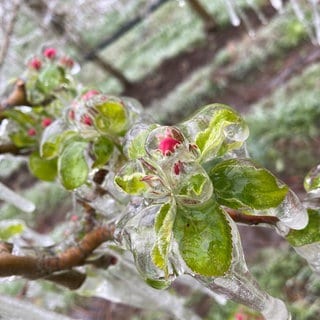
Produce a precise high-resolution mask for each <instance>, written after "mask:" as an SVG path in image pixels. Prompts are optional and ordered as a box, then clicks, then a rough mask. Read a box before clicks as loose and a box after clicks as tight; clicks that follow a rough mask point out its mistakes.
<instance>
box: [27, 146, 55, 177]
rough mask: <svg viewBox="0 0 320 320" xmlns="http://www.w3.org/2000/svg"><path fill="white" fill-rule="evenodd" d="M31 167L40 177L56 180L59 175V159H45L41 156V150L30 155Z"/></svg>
mask: <svg viewBox="0 0 320 320" xmlns="http://www.w3.org/2000/svg"><path fill="white" fill-rule="evenodd" d="M29 168H30V171H31V172H32V174H33V175H34V176H35V177H37V178H38V179H41V180H43V181H54V180H55V178H56V176H57V159H53V160H47V159H43V158H41V157H40V154H39V152H38V151H35V152H33V153H32V154H31V155H30V157H29Z"/></svg>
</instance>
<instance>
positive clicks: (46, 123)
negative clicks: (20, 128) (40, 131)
mask: <svg viewBox="0 0 320 320" xmlns="http://www.w3.org/2000/svg"><path fill="white" fill-rule="evenodd" d="M51 123H52V119H51V118H43V119H42V122H41V126H42V128H46V127H48V126H50V124H51Z"/></svg>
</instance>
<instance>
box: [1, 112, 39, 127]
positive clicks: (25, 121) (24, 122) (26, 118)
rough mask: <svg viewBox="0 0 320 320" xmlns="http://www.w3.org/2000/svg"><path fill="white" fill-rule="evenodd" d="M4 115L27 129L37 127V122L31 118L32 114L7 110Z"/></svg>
mask: <svg viewBox="0 0 320 320" xmlns="http://www.w3.org/2000/svg"><path fill="white" fill-rule="evenodd" d="M3 115H4V116H5V117H7V118H9V119H12V120H14V121H15V122H17V123H19V125H20V126H21V127H23V128H25V129H27V128H29V127H30V126H35V125H36V120H35V119H34V118H33V117H32V116H31V114H28V113H26V112H22V111H21V110H17V109H7V110H5V111H4V112H3Z"/></svg>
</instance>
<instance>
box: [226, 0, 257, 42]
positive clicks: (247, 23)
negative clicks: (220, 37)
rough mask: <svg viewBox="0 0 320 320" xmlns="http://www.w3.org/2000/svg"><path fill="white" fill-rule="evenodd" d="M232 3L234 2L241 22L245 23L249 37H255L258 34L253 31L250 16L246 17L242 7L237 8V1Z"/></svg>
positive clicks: (233, 0)
mask: <svg viewBox="0 0 320 320" xmlns="http://www.w3.org/2000/svg"><path fill="white" fill-rule="evenodd" d="M231 1H232V2H233V4H234V6H235V7H236V10H237V11H238V15H239V16H240V18H241V20H242V21H243V23H244V25H245V27H246V29H247V31H248V34H249V36H250V37H254V36H255V34H256V33H255V31H254V30H253V27H252V25H251V22H250V19H249V18H248V16H247V15H246V13H245V12H244V11H243V10H242V8H241V7H240V6H236V2H235V0H231Z"/></svg>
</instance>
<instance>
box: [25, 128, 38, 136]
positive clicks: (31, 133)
mask: <svg viewBox="0 0 320 320" xmlns="http://www.w3.org/2000/svg"><path fill="white" fill-rule="evenodd" d="M27 133H28V136H30V137H33V136H35V135H36V134H37V131H36V129H35V128H30V129H29V130H28V132H27Z"/></svg>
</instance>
